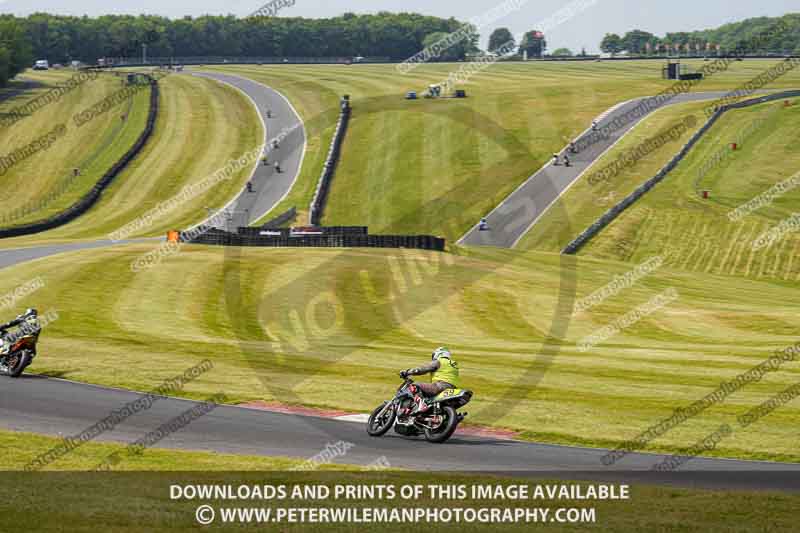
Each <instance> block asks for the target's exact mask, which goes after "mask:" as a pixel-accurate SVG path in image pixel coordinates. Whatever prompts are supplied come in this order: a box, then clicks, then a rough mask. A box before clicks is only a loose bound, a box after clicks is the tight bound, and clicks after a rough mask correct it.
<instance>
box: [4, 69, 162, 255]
mask: <svg viewBox="0 0 800 533" xmlns="http://www.w3.org/2000/svg"><path fill="white" fill-rule="evenodd" d="M145 76H146V77H147V78H148V79H149V80H150V109H149V110H148V113H147V124H146V125H145V128H144V130H143V131H142V133H141V134H140V135H139V138H138V139H136V143H135V144H134V145H133V146H132V147H131V148H130V149H129V150H128V151H127V152H126V153H125V154H124V155H123V156H122V157H121V158H120V159H119V160H118V161H117V162H116V163H114V165H113V166H112V167H111V168H110V169H109V170H108V172H106V173H105V174H104V175H103V177H101V178H100V180H99V181H98V182H97V183H96V184H95V185H94V187H92V189H91V190H90V191H89V192H87V193H86V194H85V195H83V197H81V198H80V199H79V200H78V201H76V202H75V203H74V204H72V205H71V206H69V207H67V208H66V209H65V210H64V211H61V212H60V213H57V214H55V215H53V216H51V217H48V218H46V219H44V220H40V221H38V222H31V223H29V224H22V225H19V226H13V227H10V228H3V229H0V239H5V238H9V237H19V236H22V235H32V234H34V233H39V232H42V231H47V230H50V229H53V228H57V227H59V226H63V225H64V224H67V223H69V222H72V221H73V220H75V219H76V218H78V217H80V216H81V215H83V214H84V213H86V212H87V211H88V210H89V209H91V208H92V207H93V206H94V204H96V203H97V201H98V200H99V199H100V196H101V195H102V194H103V192H104V191H105V190H106V189H107V188H108V186H109V185H111V182H113V181H114V179H115V178H116V177H117V176H118V175H119V173H120V172H122V171H123V170H124V169H125V168H126V167H127V166H128V165H129V164H130V162H131V161H133V159H134V158H135V157H136V156H137V155H139V153H140V152H141V151H142V149H144V147H145V145H146V144H147V141H148V140H149V139H150V137H151V136H152V134H153V130H154V129H155V124H156V119H157V118H158V108H159V89H158V82H157V81H156V80H154V79H153V78H152V77H150V76H149V75H145Z"/></svg>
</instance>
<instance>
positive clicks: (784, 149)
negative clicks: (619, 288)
mask: <svg viewBox="0 0 800 533" xmlns="http://www.w3.org/2000/svg"><path fill="white" fill-rule="evenodd" d="M797 103H798V102H797V101H795V105H793V106H791V107H788V108H784V107H783V102H778V103H772V104H765V105H762V106H757V107H752V108H749V109H745V110H738V111H735V112H731V113H729V114H727V115H726V116H724V117H723V118H722V119H721V121H720V122H719V123H718V124H717V125H715V127H714V129H713V130H712V132H711V134H710V135H708V136H707V137H706V138H705V139H704V140H703V141H702V142H701V143H699V144H698V145H697V147H696V148H695V150H693V151H692V153H691V154H690V156H689V157H688V158H687V159H686V160H685V161H683V162H682V163H681V164H680V165H679V166H678V167H677V168H676V169H675V171H674V172H673V173H672V174H671V175H670V176H668V177H667V179H666V180H665V181H664V182H662V183H661V184H660V185H658V186H657V187H656V188H655V189H654V190H653V191H651V194H648V195H646V196H645V197H644V198H643V199H642V201H640V202H638V203H637V204H636V205H635V206H634V207H633V208H631V209H629V210H628V211H627V212H625V213H624V214H623V216H621V217H620V218H619V219H617V220H616V221H615V222H614V223H612V224H611V226H609V227H608V228H607V229H606V231H604V232H602V233H601V234H600V235H599V236H598V238H597V239H594V240H593V241H592V242H591V243H590V244H589V246H587V247H586V248H585V250H584V253H586V254H592V255H595V256H599V257H608V258H616V259H624V260H629V261H642V260H644V259H645V258H647V257H650V256H652V255H654V254H656V253H661V252H663V251H664V250H670V252H671V258H670V263H671V264H672V265H674V266H676V267H679V268H682V269H684V270H688V271H694V272H698V273H704V272H707V273H714V274H729V275H738V276H744V277H749V278H765V277H768V278H774V279H777V280H782V281H786V282H795V281H797V280H798V279H800V261H798V260H797V255H798V250H800V236H798V235H797V233H796V232H790V233H788V234H786V235H785V236H784V237H783V238H782V239H780V240H779V241H778V242H776V243H775V244H774V245H772V246H771V247H768V248H764V249H760V250H754V249H753V244H754V242H755V240H756V239H757V238H758V237H759V236H760V235H762V234H763V233H765V232H767V231H768V230H770V229H771V228H773V227H776V226H778V224H779V223H780V222H781V221H782V220H784V219H786V218H788V217H790V216H791V215H792V214H793V213H794V212H796V211H797V205H798V200H800V191H798V190H797V189H794V190H790V191H788V192H787V193H785V194H783V195H780V196H779V197H778V198H776V199H775V200H774V202H771V203H770V205H766V206H764V207H762V208H760V209H758V210H757V211H755V212H753V213H751V214H749V215H748V216H746V217H744V218H743V219H741V220H737V221H731V220H730V219H729V217H728V213H730V212H732V211H733V210H735V209H736V208H737V207H739V206H740V205H742V204H745V203H747V202H748V201H750V200H752V199H753V198H755V197H757V196H758V195H759V194H761V193H763V192H765V191H767V190H768V189H770V187H772V186H773V185H775V184H777V183H779V182H782V181H784V180H787V179H789V178H790V177H792V176H794V175H795V174H797V173H798V172H800V135H798V129H797V124H798V120H800V106H798V105H797ZM758 121H763V123H762V125H761V126H760V127H759V128H758V130H757V131H754V132H753V133H752V135H750V136H749V137H748V138H746V139H744V140H743V141H742V142H740V149H739V150H737V151H735V152H732V151H731V150H730V148H729V145H730V143H731V142H734V141H735V140H737V135H738V134H739V133H740V132H747V131H749V130H748V128H749V127H750V125H752V124H754V123H757V122H758ZM720 149H722V150H724V151H725V152H729V153H727V154H726V157H725V158H724V159H722V161H721V162H720V163H719V164H717V165H715V166H714V168H712V169H711V170H710V171H709V172H708V173H706V174H704V175H702V179H699V177H700V176H701V173H700V170H701V168H702V167H703V165H704V164H705V163H706V161H708V160H709V159H710V158H712V157H713V155H714V154H715V153H716V152H717V151H718V150H720ZM698 190H708V191H709V192H710V198H709V199H702V198H701V197H700V194H699V193H698ZM566 201H567V200H566V199H565V202H566Z"/></svg>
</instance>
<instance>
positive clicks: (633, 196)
mask: <svg viewBox="0 0 800 533" xmlns="http://www.w3.org/2000/svg"><path fill="white" fill-rule="evenodd" d="M798 96H800V90H796V91H784V92H781V93H774V94H770V95H767V96H761V97H759V98H753V99H750V100H745V101H744V102H737V103H735V104H728V105H725V106H722V107H720V108H719V109H717V110H716V111H715V112H714V114H713V115H711V117H710V118H709V119H708V121H706V123H705V124H703V127H702V128H700V129H699V130H698V131H697V132H696V133H695V134H694V135H692V138H691V139H689V142H687V143H686V144H685V145H684V146H683V148H681V151H680V152H678V153H677V154H676V155H675V156H674V157H673V158H672V159H671V160H670V161H669V163H667V164H666V165H665V166H664V167H663V168H662V169H661V170H659V171H658V173H657V174H656V175H655V176H653V177H652V178H650V179H649V180H647V181H646V182H644V183H643V184H642V185H640V186H639V187H638V188H637V189H636V190H635V191H633V192H632V193H630V194H629V195H628V196H626V197H625V199H623V200H622V201H621V202H620V203H618V204H617V205H615V206H614V207H612V208H611V209H609V210H608V211H606V212H605V213H604V214H603V216H601V217H600V218H599V219H597V221H596V222H595V223H594V224H592V225H591V226H589V227H588V228H586V229H585V230H584V231H583V232H582V233H581V234H580V235H578V236H577V237H576V238H575V240H573V241H572V242H571V243H569V244H568V245H567V247H566V248H564V250H562V252H561V253H562V254H566V255H573V254H575V253H577V252H578V250H580V249H581V248H583V246H584V245H585V244H586V243H587V242H589V240H591V239H592V238H593V237H594V236H595V235H597V234H598V233H600V231H601V230H602V229H603V228H605V227H606V226H608V225H609V224H610V223H611V222H612V221H613V220H614V219H615V218H617V217H618V216H619V215H620V213H622V212H623V211H625V210H626V209H627V208H628V207H630V206H631V205H633V204H634V203H635V202H636V201H637V200H638V199H639V198H641V197H642V196H644V195H645V193H646V192H647V191H649V190H650V189H652V188H653V187H655V185H656V184H657V183H658V182H660V181H661V180H663V179H664V178H665V177H666V176H667V174H669V173H670V172H672V170H673V169H674V168H675V167H676V166H678V163H680V162H681V161H682V160H683V158H685V157H686V155H687V154H688V153H689V151H690V150H691V149H692V148H693V147H694V145H695V144H697V141H699V140H700V139H701V138H702V137H703V136H704V135H705V134H706V133H707V132H708V130H709V129H711V127H712V126H713V125H714V124H715V123H716V122H717V120H719V117H721V116H722V115H724V114H725V113H727V112H728V111H729V110H731V109H741V108H744V107H750V106H754V105H758V104H763V103H765V102H771V101H774V100H781V99H784V98H795V97H798Z"/></svg>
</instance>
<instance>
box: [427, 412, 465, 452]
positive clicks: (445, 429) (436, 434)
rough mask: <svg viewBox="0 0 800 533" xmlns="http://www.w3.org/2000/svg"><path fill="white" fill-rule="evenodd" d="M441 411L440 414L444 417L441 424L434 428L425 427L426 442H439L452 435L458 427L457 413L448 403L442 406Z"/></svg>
mask: <svg viewBox="0 0 800 533" xmlns="http://www.w3.org/2000/svg"><path fill="white" fill-rule="evenodd" d="M442 411H443V413H442V416H443V417H444V420H443V421H442V424H441V425H440V426H439V427H438V428H436V429H435V430H434V429H428V428H425V440H427V441H428V442H433V443H434V444H441V443H443V442H444V441H446V440H447V439H449V438H450V437H452V436H453V433H455V432H456V428H457V427H458V413H456V410H455V409H453V408H452V407H450V406H449V405H446V406H444V407H442Z"/></svg>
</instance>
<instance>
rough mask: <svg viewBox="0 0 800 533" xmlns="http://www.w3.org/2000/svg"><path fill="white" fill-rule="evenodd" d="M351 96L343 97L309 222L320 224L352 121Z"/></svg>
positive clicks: (312, 201) (315, 224) (311, 207)
mask: <svg viewBox="0 0 800 533" xmlns="http://www.w3.org/2000/svg"><path fill="white" fill-rule="evenodd" d="M350 112H351V108H350V97H349V96H344V97H342V103H341V111H340V113H339V122H338V123H337V124H336V132H335V133H334V134H333V139H331V148H330V150H329V151H328V158H327V159H326V160H325V164H324V165H323V167H322V175H321V176H320V178H319V182H318V183H317V190H316V191H315V192H314V199H313V200H311V206H310V207H309V215H308V218H309V224H311V225H313V226H318V225H319V223H320V221H321V220H322V213H323V211H324V210H325V203H326V202H327V201H328V192H329V190H330V186H331V181H332V180H333V175H334V173H335V172H336V165H337V164H338V163H339V154H340V152H341V148H342V142H343V141H344V136H345V133H347V125H348V123H349V122H350Z"/></svg>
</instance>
